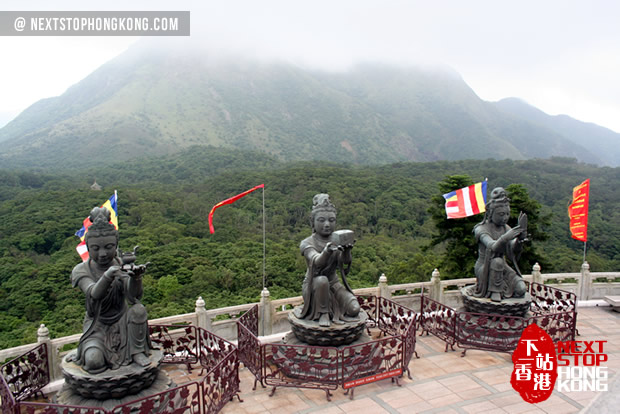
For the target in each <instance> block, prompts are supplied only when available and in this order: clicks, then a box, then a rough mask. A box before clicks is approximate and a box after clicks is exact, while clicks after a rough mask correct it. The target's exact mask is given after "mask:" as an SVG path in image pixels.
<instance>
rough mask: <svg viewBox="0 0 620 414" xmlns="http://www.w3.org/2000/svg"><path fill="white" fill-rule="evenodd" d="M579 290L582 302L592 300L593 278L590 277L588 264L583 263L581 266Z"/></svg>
mask: <svg viewBox="0 0 620 414" xmlns="http://www.w3.org/2000/svg"><path fill="white" fill-rule="evenodd" d="M577 288H578V289H577V291H578V292H579V299H580V300H588V299H590V295H591V294H592V277H591V276H590V265H589V264H588V262H583V264H582V265H581V277H580V278H579V283H578V284H577Z"/></svg>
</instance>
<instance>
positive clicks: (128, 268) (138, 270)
mask: <svg viewBox="0 0 620 414" xmlns="http://www.w3.org/2000/svg"><path fill="white" fill-rule="evenodd" d="M150 264H151V262H146V263H145V264H142V265H134V264H132V265H125V266H123V271H124V272H125V273H126V274H127V275H129V277H131V278H134V279H142V275H144V273H145V272H146V268H147V267H148V265H150Z"/></svg>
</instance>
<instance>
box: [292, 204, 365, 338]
mask: <svg viewBox="0 0 620 414" xmlns="http://www.w3.org/2000/svg"><path fill="white" fill-rule="evenodd" d="M335 229H336V207H335V206H334V205H333V204H332V203H331V201H330V199H329V195H328V194H317V195H315V196H314V198H313V206H312V235H311V236H310V237H308V238H306V239H304V240H303V241H302V242H301V244H300V250H301V254H302V256H304V257H305V258H306V264H307V270H306V276H305V278H304V282H303V286H302V295H303V298H304V306H303V308H297V309H296V312H295V316H296V317H297V318H299V319H305V320H310V321H316V320H318V324H319V326H321V327H329V326H331V324H332V323H333V324H336V325H342V324H344V323H347V322H353V321H357V320H359V313H360V306H359V303H358V301H357V299H356V297H355V295H353V291H352V290H351V288H350V287H349V285H348V283H347V280H346V275H347V274H348V273H349V270H350V268H351V261H352V256H351V249H352V248H353V243H354V240H353V232H352V231H350V230H341V231H335ZM345 266H346V267H345ZM339 274H340V276H341V277H342V283H340V281H339Z"/></svg>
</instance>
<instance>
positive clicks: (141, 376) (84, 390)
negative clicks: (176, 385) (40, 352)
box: [56, 349, 172, 409]
mask: <svg viewBox="0 0 620 414" xmlns="http://www.w3.org/2000/svg"><path fill="white" fill-rule="evenodd" d="M76 352H77V351H76V350H74V351H72V352H70V353H69V354H67V355H66V356H65V357H64V358H63V360H62V364H61V368H62V374H63V376H64V378H65V385H64V386H63V389H62V390H61V391H60V392H59V393H58V395H57V396H56V402H57V403H59V404H66V405H77V406H84V407H103V408H106V409H110V408H113V407H115V406H117V405H119V404H123V403H126V402H130V401H134V400H137V399H139V398H142V397H146V396H149V395H153V394H157V393H159V392H162V391H165V390H166V389H168V388H169V387H170V385H171V383H172V381H171V380H170V379H169V378H168V375H167V374H166V373H165V372H163V371H160V369H159V365H160V364H161V360H162V359H163V352H162V351H161V350H158V349H153V350H151V355H150V356H149V360H150V364H149V365H147V366H140V365H137V364H135V363H134V364H130V365H126V366H121V367H119V368H118V369H114V370H111V369H110V370H106V371H103V372H101V373H98V374H91V373H89V372H87V371H85V370H84V369H83V368H82V367H81V366H79V365H78V364H76V363H75V362H73V361H72V359H73V358H74V356H75V353H76Z"/></svg>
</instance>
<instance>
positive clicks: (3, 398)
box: [0, 375, 17, 413]
mask: <svg viewBox="0 0 620 414" xmlns="http://www.w3.org/2000/svg"><path fill="white" fill-rule="evenodd" d="M0 410H2V412H3V413H13V412H16V410H17V403H16V402H15V398H14V397H13V393H11V389H10V388H9V384H7V383H6V381H5V380H4V375H0Z"/></svg>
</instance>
